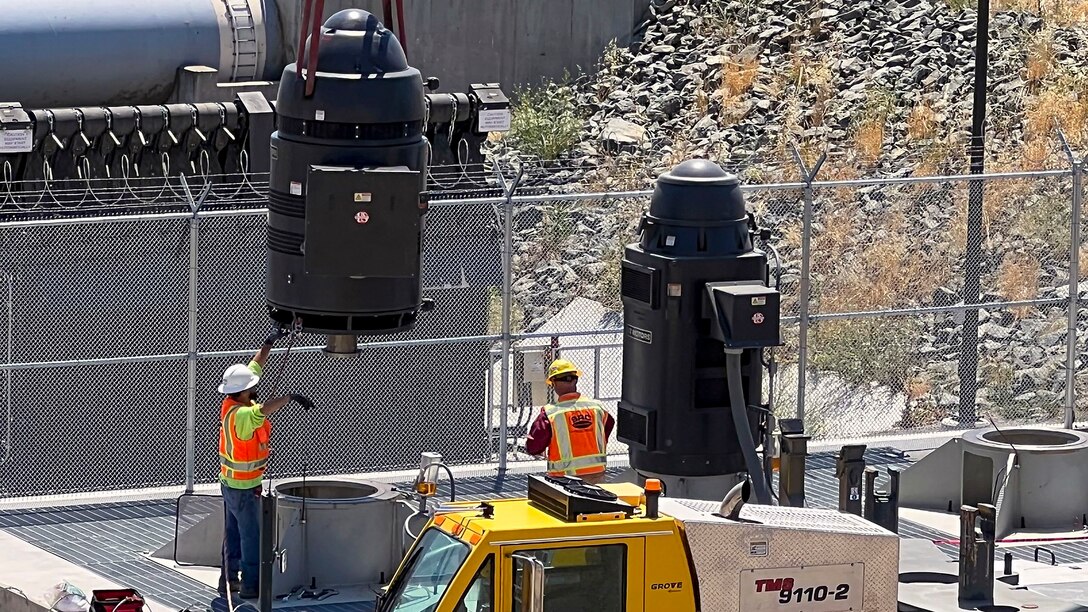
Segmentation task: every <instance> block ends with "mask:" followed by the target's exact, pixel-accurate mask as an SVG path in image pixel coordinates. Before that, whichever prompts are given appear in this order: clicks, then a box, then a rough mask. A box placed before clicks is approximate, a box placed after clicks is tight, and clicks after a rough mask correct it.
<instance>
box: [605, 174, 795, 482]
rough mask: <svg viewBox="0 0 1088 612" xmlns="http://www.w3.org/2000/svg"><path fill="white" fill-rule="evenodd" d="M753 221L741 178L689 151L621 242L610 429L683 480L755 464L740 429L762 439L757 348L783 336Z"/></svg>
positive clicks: (656, 469)
mask: <svg viewBox="0 0 1088 612" xmlns="http://www.w3.org/2000/svg"><path fill="white" fill-rule="evenodd" d="M755 231H756V229H755V226H754V222H753V221H752V219H751V217H750V216H749V215H748V213H747V211H746V210H745V202H744V198H743V195H742V193H741V190H740V182H739V180H738V179H737V178H736V177H735V176H733V175H731V174H728V173H726V172H725V171H724V170H722V168H721V167H719V166H718V165H717V164H715V163H713V162H710V161H707V160H689V161H686V162H683V163H681V164H679V165H677V166H676V167H675V168H673V169H672V170H670V171H668V172H666V173H664V174H663V175H662V176H661V177H659V179H658V181H657V185H656V188H655V190H654V195H653V198H652V200H651V203H650V208H649V211H648V212H647V213H645V214H644V215H643V218H642V221H641V223H640V225H639V234H640V239H639V242H637V243H634V244H631V245H628V246H627V248H626V250H625V252H624V258H623V264H622V272H621V275H622V277H621V293H622V297H623V306H624V326H625V329H624V339H623V387H622V398H621V401H620V403H619V418H618V429H617V434H618V437H619V439H620V440H621V441H623V442H626V443H627V444H628V445H629V449H630V459H631V467H633V468H634V469H635V470H637V471H638V472H640V473H641V474H643V475H645V476H653V477H666V480H668V477H670V476H672V477H676V478H684V479H687V480H689V481H690V480H692V479H698V478H700V477H721V476H726V475H733V474H737V473H740V472H746V471H749V468H750V467H751V466H748V465H746V463H745V456H744V453H743V452H742V448H741V444H740V439H739V437H738V436H747V437H748V438H749V440H753V441H756V440H758V437H757V436H758V431H759V430H758V423H759V422H760V421H761V420H762V415H763V414H764V413H765V407H762V406H761V405H760V404H761V399H762V363H761V355H762V352H761V351H762V347H764V346H773V345H777V344H780V341H779V323H778V318H779V311H778V305H779V301H778V292H777V291H775V290H774V289H772V288H770V287H768V286H767V280H768V273H769V271H768V265H767V257H766V255H765V254H764V253H763V252H762V251H760V250H758V249H756V248H754V246H753V240H752V237H753V233H754V232H755ZM727 350H728V351H730V352H732V353H734V354H738V353H739V358H740V364H741V378H740V380H741V381H742V387H743V397H744V403H745V410H746V411H747V421H748V422H749V423H750V424H751V425H750V431H739V432H738V431H737V428H736V426H735V422H734V418H733V414H732V411H731V401H730V400H731V398H730V394H729V391H730V389H729V385H728V382H727V370H726V365H727V354H726V351H727ZM755 443H756V444H757V445H758V442H755ZM721 493H724V491H722V492H721ZM672 494H673V495H674V496H677V495H680V494H687V495H689V496H691V495H696V494H697V493H694V492H692V491H687V492H686V493H685V492H683V491H673V492H672ZM717 499H720V495H719V496H718V497H717Z"/></svg>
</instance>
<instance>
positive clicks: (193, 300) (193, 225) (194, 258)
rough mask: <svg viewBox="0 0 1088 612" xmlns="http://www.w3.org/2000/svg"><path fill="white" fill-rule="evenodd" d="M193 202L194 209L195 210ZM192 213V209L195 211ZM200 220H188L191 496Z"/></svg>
mask: <svg viewBox="0 0 1088 612" xmlns="http://www.w3.org/2000/svg"><path fill="white" fill-rule="evenodd" d="M195 206H196V205H195V203H194V207H195ZM194 212H195V208H194ZM199 287H200V219H199V218H198V217H197V216H196V215H195V214H194V215H192V217H191V219H190V220H189V355H188V362H189V363H188V377H189V381H188V388H187V389H186V399H187V401H188V405H187V407H186V411H185V492H186V493H192V492H193V486H194V484H195V482H196V403H197V360H198V358H197V350H198V348H199V347H198V346H197V326H198V325H199V324H200V323H199V308H200V294H199Z"/></svg>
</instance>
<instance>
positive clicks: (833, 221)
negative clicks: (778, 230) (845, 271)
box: [798, 207, 857, 273]
mask: <svg viewBox="0 0 1088 612" xmlns="http://www.w3.org/2000/svg"><path fill="white" fill-rule="evenodd" d="M820 223H821V225H822V226H823V227H822V229H820V230H815V231H813V232H812V240H811V243H810V245H809V246H810V248H811V250H812V253H813V255H814V257H813V261H812V267H813V272H814V273H815V272H830V271H831V269H832V268H833V267H834V266H835V265H837V264H838V263H840V262H841V261H842V260H843V259H844V258H845V256H846V254H847V252H848V251H849V250H850V249H851V248H852V247H853V246H855V245H856V244H857V235H856V232H857V219H856V218H855V216H854V212H853V211H852V210H851V209H849V208H846V207H841V208H840V207H835V208H832V209H829V210H827V211H826V212H825V213H824V214H823V215H822V219H820ZM798 246H800V241H799V240H798Z"/></svg>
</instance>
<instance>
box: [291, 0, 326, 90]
mask: <svg viewBox="0 0 1088 612" xmlns="http://www.w3.org/2000/svg"><path fill="white" fill-rule="evenodd" d="M324 14H325V0H305V3H304V4H303V5H302V27H301V28H299V30H298V54H297V55H296V56H295V73H296V74H297V75H298V77H299V78H302V65H303V64H306V92H305V95H306V97H307V98H309V97H310V96H312V95H314V86H315V85H316V84H317V49H318V47H320V46H321V37H320V36H318V34H320V32H321V17H322V16H323V15H324ZM307 31H308V32H307ZM307 33H309V35H310V48H309V49H307V48H306V34H307Z"/></svg>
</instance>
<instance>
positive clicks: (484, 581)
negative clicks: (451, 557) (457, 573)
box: [454, 555, 495, 612]
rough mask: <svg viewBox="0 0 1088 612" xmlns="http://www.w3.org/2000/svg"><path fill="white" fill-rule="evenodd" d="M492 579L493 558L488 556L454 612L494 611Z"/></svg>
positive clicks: (493, 569)
mask: <svg viewBox="0 0 1088 612" xmlns="http://www.w3.org/2000/svg"><path fill="white" fill-rule="evenodd" d="M494 578H495V558H494V556H492V555H488V557H487V560H486V561H484V563H483V565H481V566H480V571H478V572H476V577H475V578H473V579H472V584H470V585H469V587H468V590H467V591H465V596H464V597H462V598H461V603H459V604H457V607H456V608H454V612H492V610H494V609H495V586H494Z"/></svg>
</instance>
